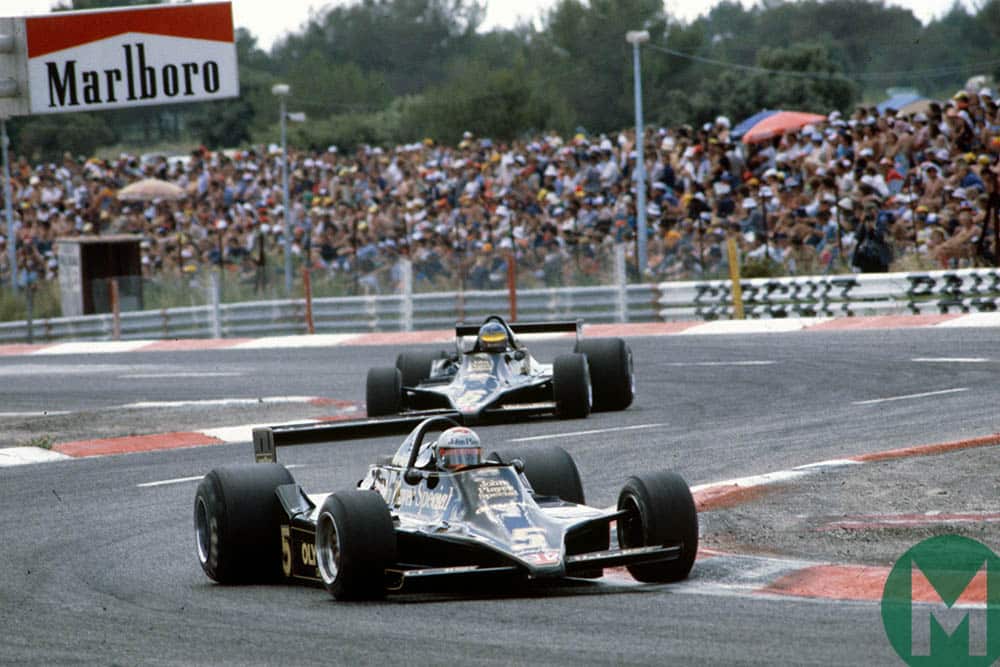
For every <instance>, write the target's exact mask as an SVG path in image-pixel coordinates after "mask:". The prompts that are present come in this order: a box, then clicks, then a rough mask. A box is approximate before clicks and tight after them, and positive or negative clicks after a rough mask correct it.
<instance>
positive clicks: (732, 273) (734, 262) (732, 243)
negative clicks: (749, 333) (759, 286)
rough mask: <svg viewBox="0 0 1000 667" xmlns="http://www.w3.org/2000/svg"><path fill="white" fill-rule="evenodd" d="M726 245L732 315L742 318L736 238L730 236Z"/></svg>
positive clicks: (741, 291) (741, 295)
mask: <svg viewBox="0 0 1000 667" xmlns="http://www.w3.org/2000/svg"><path fill="white" fill-rule="evenodd" d="M726 246H727V248H728V251H729V280H731V281H732V284H733V288H732V291H733V317H735V318H736V319H737V320H742V319H744V317H745V315H744V314H743V286H742V285H741V284H740V258H739V254H738V253H737V252H736V239H735V238H733V237H732V236H730V237H729V241H728V242H727V243H726Z"/></svg>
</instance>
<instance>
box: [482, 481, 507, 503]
mask: <svg viewBox="0 0 1000 667" xmlns="http://www.w3.org/2000/svg"><path fill="white" fill-rule="evenodd" d="M476 490H477V491H478V492H479V499H480V500H481V501H483V502H490V501H491V500H493V499H495V498H516V497H517V489H516V488H514V485H513V484H511V483H510V482H508V481H507V480H505V479H478V480H476Z"/></svg>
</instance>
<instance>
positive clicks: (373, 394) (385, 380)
mask: <svg viewBox="0 0 1000 667" xmlns="http://www.w3.org/2000/svg"><path fill="white" fill-rule="evenodd" d="M365 405H366V406H367V409H368V416H369V417H384V416H385V415H394V414H398V413H399V412H400V411H401V410H402V409H403V383H402V378H401V376H400V372H399V369H397V368H372V369H370V370H369V371H368V378H367V379H366V380H365Z"/></svg>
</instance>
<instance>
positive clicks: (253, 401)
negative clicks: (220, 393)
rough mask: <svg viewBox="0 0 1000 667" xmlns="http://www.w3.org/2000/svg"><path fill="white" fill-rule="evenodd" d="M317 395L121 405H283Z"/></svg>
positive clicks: (135, 407) (129, 407) (128, 405)
mask: <svg viewBox="0 0 1000 667" xmlns="http://www.w3.org/2000/svg"><path fill="white" fill-rule="evenodd" d="M315 399H316V396H261V397H260V398H209V399H203V400H191V401H140V402H138V403H126V404H125V405H122V406H120V407H121V408H123V409H125V410H148V409H151V408H187V407H240V406H254V405H283V404H285V403H308V402H309V401H312V400H315Z"/></svg>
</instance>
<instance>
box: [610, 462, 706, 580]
mask: <svg viewBox="0 0 1000 667" xmlns="http://www.w3.org/2000/svg"><path fill="white" fill-rule="evenodd" d="M618 509H620V510H626V511H628V516H626V517H624V518H622V519H619V520H618V544H619V545H620V546H621V547H622V548H623V549H627V548H631V547H646V546H664V545H665V546H671V545H674V544H678V543H680V544H681V547H682V548H681V555H680V558H678V559H677V560H672V561H666V562H661V563H645V564H641V565H628V566H627V569H628V571H629V574H631V575H632V576H633V577H635V578H636V579H638V580H639V581H644V582H649V583H663V582H671V581H680V580H681V579H684V578H686V577H687V576H688V573H689V572H691V567H692V566H693V565H694V559H695V556H696V555H697V554H698V511H697V509H695V504H694V498H693V497H692V496H691V489H689V488H688V485H687V482H685V481H684V479H683V478H682V477H681V476H680V475H678V474H676V473H672V472H655V473H651V474H647V475H642V476H636V477H630V478H629V479H628V481H627V482H625V486H624V487H623V488H622V491H621V493H620V494H619V496H618Z"/></svg>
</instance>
